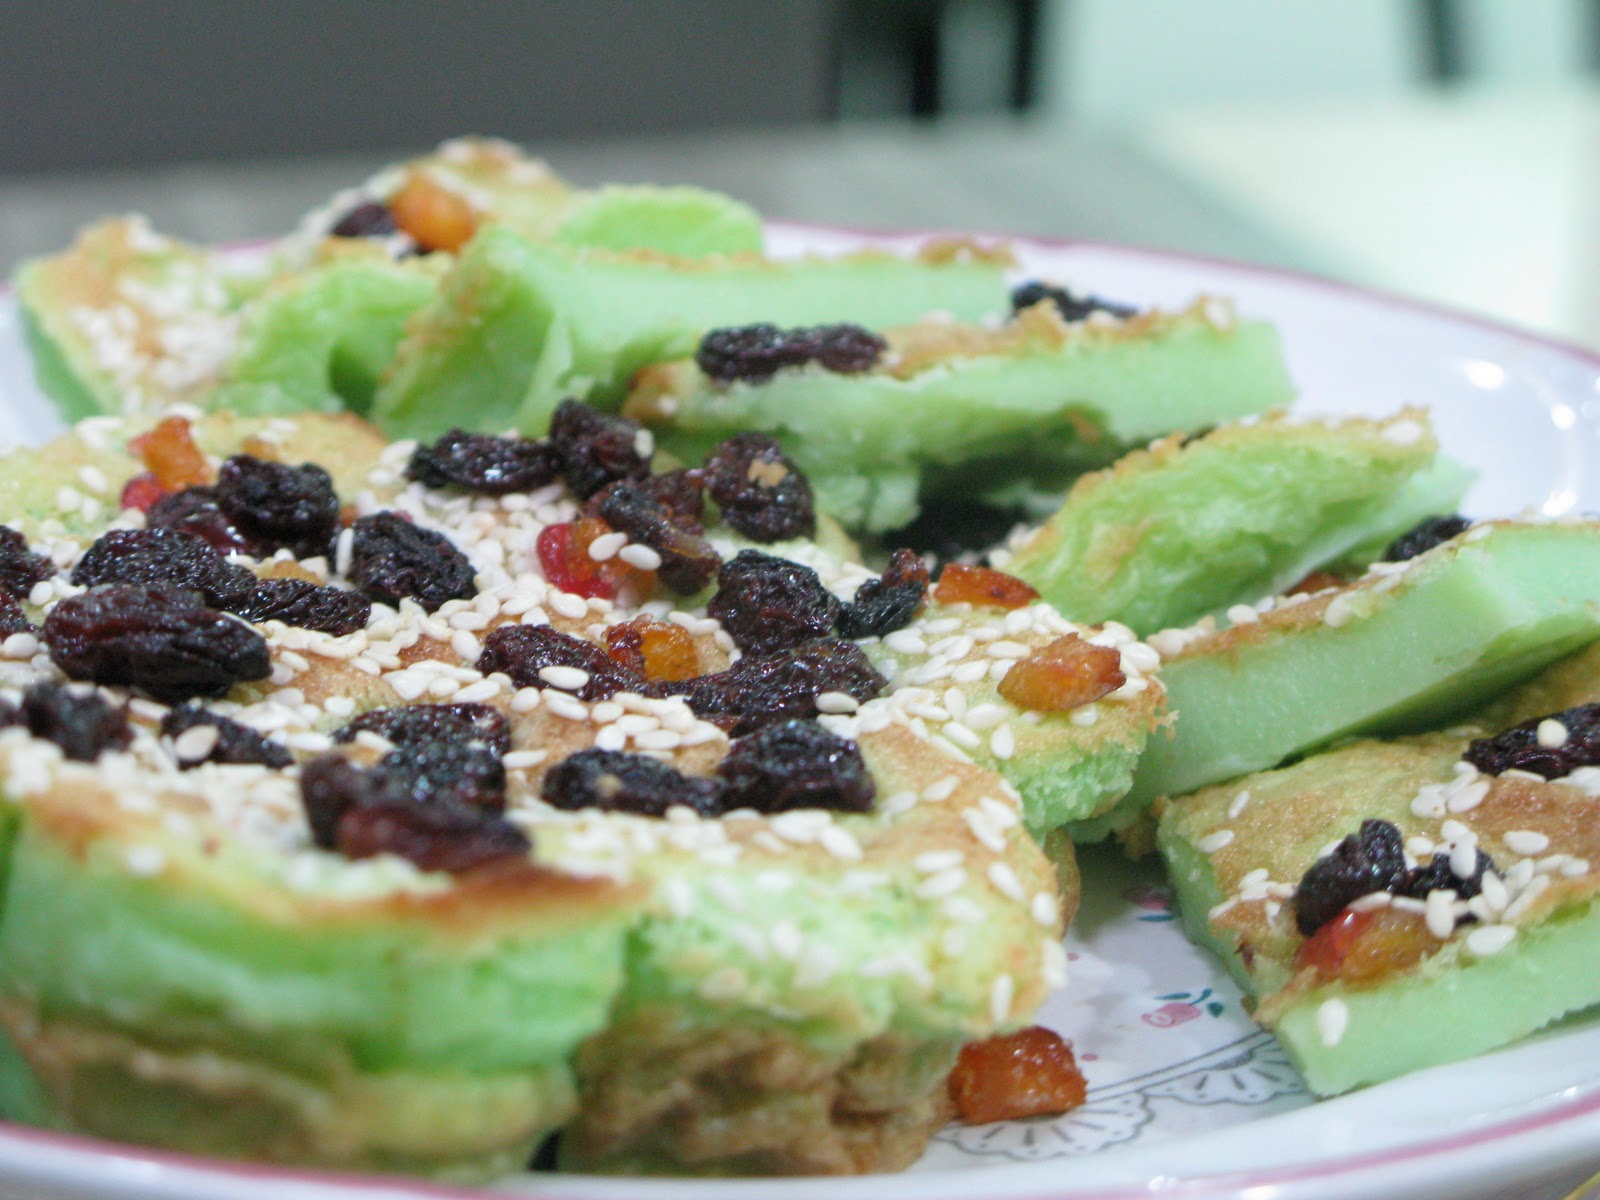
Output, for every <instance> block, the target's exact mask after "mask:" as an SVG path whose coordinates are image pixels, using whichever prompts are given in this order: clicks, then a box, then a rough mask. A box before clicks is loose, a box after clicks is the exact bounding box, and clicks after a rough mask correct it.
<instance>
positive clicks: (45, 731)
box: [0, 682, 133, 762]
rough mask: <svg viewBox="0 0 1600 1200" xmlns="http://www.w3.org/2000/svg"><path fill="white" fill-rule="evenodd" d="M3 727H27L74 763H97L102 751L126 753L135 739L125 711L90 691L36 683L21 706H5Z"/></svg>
mask: <svg viewBox="0 0 1600 1200" xmlns="http://www.w3.org/2000/svg"><path fill="white" fill-rule="evenodd" d="M0 724H3V725H22V726H24V727H25V728H26V729H27V730H28V732H29V733H31V734H32V735H33V736H34V737H36V738H43V739H44V740H45V741H47V742H54V743H55V744H56V745H57V746H58V747H60V749H61V753H62V754H63V755H64V756H66V757H67V758H70V759H72V760H73V761H74V762H94V761H95V759H97V758H99V757H100V755H101V753H102V752H103V751H106V750H125V749H127V746H128V743H129V742H131V741H132V740H133V727H132V726H130V725H129V724H128V712H127V709H126V708H124V707H123V706H122V705H120V704H109V703H107V701H106V699H105V698H104V697H103V696H101V695H100V693H99V692H96V691H93V690H91V689H88V688H71V687H65V686H63V685H62V684H59V683H49V682H45V683H36V684H33V685H32V686H31V687H29V688H28V689H27V691H25V692H23V693H22V703H21V705H20V706H19V705H12V704H10V703H9V702H7V703H5V704H4V705H3V707H0Z"/></svg>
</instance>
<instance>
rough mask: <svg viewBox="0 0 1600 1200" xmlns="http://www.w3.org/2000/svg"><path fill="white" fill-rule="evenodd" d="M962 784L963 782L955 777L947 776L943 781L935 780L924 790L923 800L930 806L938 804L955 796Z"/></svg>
mask: <svg viewBox="0 0 1600 1200" xmlns="http://www.w3.org/2000/svg"><path fill="white" fill-rule="evenodd" d="M960 783H961V781H960V780H959V779H957V778H956V777H955V776H954V775H946V776H945V777H944V778H943V779H939V780H935V781H934V782H933V783H930V784H929V785H928V786H927V787H925V788H923V789H922V798H923V799H924V800H926V801H928V802H929V803H930V804H938V803H939V802H941V801H943V800H948V799H950V797H951V796H953V795H955V791H956V788H957V787H959V786H960Z"/></svg>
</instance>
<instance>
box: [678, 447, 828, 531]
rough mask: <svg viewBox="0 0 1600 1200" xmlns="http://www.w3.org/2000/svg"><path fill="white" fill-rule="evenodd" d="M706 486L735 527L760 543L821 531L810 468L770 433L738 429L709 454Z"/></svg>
mask: <svg viewBox="0 0 1600 1200" xmlns="http://www.w3.org/2000/svg"><path fill="white" fill-rule="evenodd" d="M702 472H703V474H704V477H705V481H706V490H707V491H708V492H710V493H711V498H712V499H713V500H715V501H716V502H717V507H718V508H720V509H721V510H722V519H723V520H724V521H726V522H727V523H728V526H729V528H731V529H733V530H734V531H735V532H737V533H742V534H744V535H745V537H747V538H750V539H751V540H753V541H757V542H780V541H784V540H785V539H788V538H797V537H811V536H812V535H813V534H815V533H816V529H817V514H816V504H815V501H814V500H813V498H812V495H811V484H810V482H809V481H808V480H807V479H806V477H805V475H804V473H802V472H801V470H800V468H799V467H798V466H796V465H795V462H794V460H793V459H790V458H788V457H787V456H786V455H785V454H784V453H783V451H782V449H781V448H780V447H779V445H778V442H777V439H776V438H773V437H771V436H770V435H768V434H765V433H758V432H754V431H752V432H749V433H740V434H736V435H734V436H733V437H731V438H728V439H727V440H726V441H725V442H723V443H722V444H721V445H719V446H718V447H717V448H716V449H714V450H713V451H712V452H711V453H710V454H708V455H707V456H706V460H705V464H704V466H703V467H702Z"/></svg>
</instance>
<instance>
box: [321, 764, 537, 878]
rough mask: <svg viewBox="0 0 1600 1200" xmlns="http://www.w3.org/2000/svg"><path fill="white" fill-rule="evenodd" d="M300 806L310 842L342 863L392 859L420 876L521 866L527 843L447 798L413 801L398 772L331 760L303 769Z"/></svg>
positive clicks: (490, 817)
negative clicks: (341, 857) (408, 865)
mask: <svg viewBox="0 0 1600 1200" xmlns="http://www.w3.org/2000/svg"><path fill="white" fill-rule="evenodd" d="M300 799H301V803H302V804H303V805H304V807H305V811H306V820H307V823H308V824H309V825H310V827H311V837H312V840H313V841H314V842H315V843H316V844H317V845H318V846H321V847H323V848H324V849H329V850H338V851H339V852H340V853H341V854H343V855H345V856H346V857H347V858H369V857H371V856H373V855H375V854H384V853H388V854H396V855H399V856H400V857H402V858H406V859H409V860H410V861H411V862H413V863H415V864H416V865H417V866H419V867H421V868H422V869H423V870H428V871H452V872H456V871H466V870H470V869H472V868H474V867H479V866H483V865H485V864H488V863H493V862H500V861H506V860H515V859H524V858H526V856H527V854H528V851H529V850H530V849H531V848H532V843H531V842H530V841H529V839H528V837H527V835H526V834H524V833H523V832H522V831H521V830H520V829H518V828H517V827H516V826H515V825H512V824H511V823H510V822H509V821H507V820H506V819H505V818H504V817H501V816H498V815H496V814H495V813H493V812H491V811H489V810H487V809H483V808H478V807H476V806H470V805H462V804H456V803H453V802H451V801H450V800H448V799H434V800H432V801H428V802H418V800H416V799H415V798H414V795H413V792H412V789H411V787H410V785H409V783H408V781H407V779H406V778H405V777H404V775H403V773H402V772H400V771H395V770H385V769H383V768H382V767H372V768H366V769H363V768H361V767H358V766H356V765H355V764H354V763H351V762H349V761H347V760H346V759H344V758H342V757H340V756H339V755H337V754H328V755H324V756H322V757H321V758H318V759H314V760H313V761H312V762H309V763H307V764H306V765H305V767H304V768H303V769H302V771H301V775H300Z"/></svg>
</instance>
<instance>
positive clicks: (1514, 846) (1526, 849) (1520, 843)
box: [1501, 829, 1550, 858]
mask: <svg viewBox="0 0 1600 1200" xmlns="http://www.w3.org/2000/svg"><path fill="white" fill-rule="evenodd" d="M1501 841H1503V842H1505V844H1506V849H1507V850H1509V851H1511V853H1513V854H1520V855H1522V856H1523V857H1524V858H1526V857H1528V856H1529V855H1534V854H1543V853H1544V852H1545V851H1546V850H1548V849H1549V848H1550V839H1549V838H1548V837H1547V836H1545V835H1544V834H1542V833H1539V832H1537V831H1536V830H1532V829H1513V830H1511V831H1510V832H1509V833H1507V834H1506V835H1505V837H1503V838H1502V839H1501Z"/></svg>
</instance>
